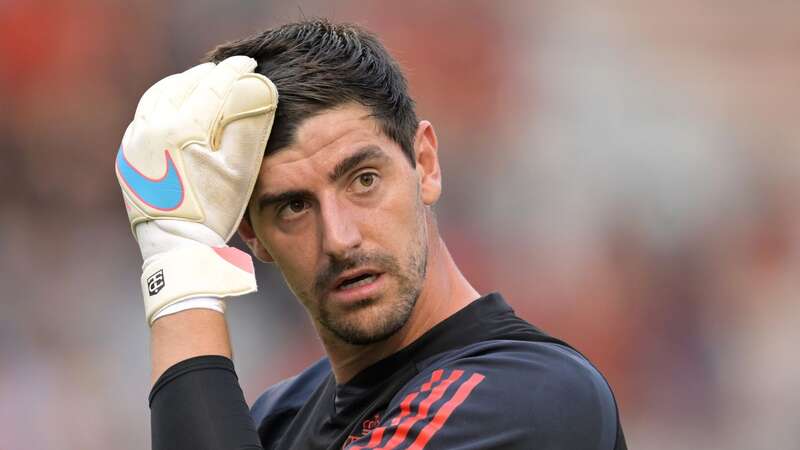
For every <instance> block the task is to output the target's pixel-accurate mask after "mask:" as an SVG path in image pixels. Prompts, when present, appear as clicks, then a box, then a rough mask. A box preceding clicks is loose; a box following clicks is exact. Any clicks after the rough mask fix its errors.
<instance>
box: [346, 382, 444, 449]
mask: <svg viewBox="0 0 800 450" xmlns="http://www.w3.org/2000/svg"><path fill="white" fill-rule="evenodd" d="M443 372H444V371H443V370H442V369H439V370H436V371H434V372H433V373H432V374H431V378H430V380H428V381H427V382H426V383H425V384H423V385H422V388H421V389H420V390H419V391H416V392H412V393H410V394H408V395H406V397H405V398H404V399H403V402H402V403H400V415H398V416H397V417H395V418H394V419H392V422H391V425H392V426H397V424H398V423H400V421H401V420H403V418H404V417H406V416H407V415H409V414H410V413H411V403H412V402H413V401H414V399H416V398H417V396H418V395H419V394H420V393H421V392H426V391H428V390H430V388H431V386H432V384H433V383H435V382H437V381H439V380H441V379H442V373H443ZM385 432H386V426H382V427H378V428H375V429H374V430H372V432H370V438H369V442H367V444H366V445H365V446H362V445H356V446H353V447H348V450H362V449H368V448H374V447H375V446H376V445H378V444H380V443H381V439H383V433H385Z"/></svg>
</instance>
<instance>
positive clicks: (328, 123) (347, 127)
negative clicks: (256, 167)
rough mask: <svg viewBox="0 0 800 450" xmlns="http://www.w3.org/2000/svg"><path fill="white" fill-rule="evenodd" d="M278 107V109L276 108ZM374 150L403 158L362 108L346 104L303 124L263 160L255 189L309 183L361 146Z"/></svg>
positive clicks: (391, 141)
mask: <svg viewBox="0 0 800 450" xmlns="http://www.w3.org/2000/svg"><path fill="white" fill-rule="evenodd" d="M279 107H280V106H279ZM369 145H372V146H377V147H378V148H380V149H381V150H383V152H385V153H386V154H387V155H388V156H390V157H398V156H399V157H404V156H403V154H402V151H401V150H400V146H399V145H398V144H397V143H396V142H394V141H393V140H391V139H389V138H388V137H387V136H386V135H385V134H384V133H383V132H382V131H381V128H380V125H379V124H378V121H377V120H375V118H373V117H372V116H371V115H370V111H369V109H367V108H366V107H364V106H362V105H359V104H354V103H349V104H346V105H343V106H340V107H337V108H334V109H330V110H327V111H324V112H322V113H320V114H317V115H315V116H312V117H310V118H308V119H306V120H305V121H303V122H302V123H301V124H300V126H299V127H298V128H297V131H296V132H295V136H294V139H293V141H292V143H291V144H290V145H288V146H286V147H284V148H282V149H280V150H278V151H277V152H275V153H273V154H272V155H269V156H267V157H265V158H264V161H263V163H262V165H261V173H260V174H259V180H258V186H257V189H259V190H263V189H268V188H270V187H273V186H280V185H282V184H284V182H296V181H299V180H306V181H310V179H309V177H313V175H314V174H317V175H319V174H321V173H323V172H327V171H329V170H330V169H331V168H332V167H334V166H335V165H336V164H337V163H338V162H339V161H341V160H342V159H343V158H346V157H347V156H349V155H351V154H352V153H354V152H356V151H357V150H359V149H362V148H364V147H365V146H369Z"/></svg>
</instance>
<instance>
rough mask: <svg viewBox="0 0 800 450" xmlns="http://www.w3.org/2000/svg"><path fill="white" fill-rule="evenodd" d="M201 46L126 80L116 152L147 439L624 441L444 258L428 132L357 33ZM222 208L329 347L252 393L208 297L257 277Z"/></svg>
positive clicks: (556, 346) (535, 344)
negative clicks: (135, 100)
mask: <svg viewBox="0 0 800 450" xmlns="http://www.w3.org/2000/svg"><path fill="white" fill-rule="evenodd" d="M209 59H210V61H209V62H207V63H205V64H201V65H199V66H197V67H194V68H192V69H189V70H187V71H186V72H183V73H181V74H177V75H173V76H170V77H167V78H165V79H164V80H162V81H160V82H158V83H156V84H155V85H154V86H153V87H152V88H150V89H149V90H148V91H147V92H146V93H145V94H144V95H143V97H142V99H141V101H140V102H139V105H138V108H137V110H136V114H135V117H134V120H133V121H132V122H131V124H130V126H129V127H128V129H127V130H126V132H125V135H124V137H123V139H122V145H121V147H120V149H119V151H118V153H117V158H116V173H117V178H118V179H119V182H120V186H121V187H122V192H123V197H124V200H125V204H126V207H127V210H128V216H129V218H130V222H131V227H132V231H133V234H134V237H135V238H136V240H137V242H138V244H139V246H140V249H141V253H142V256H143V258H144V264H143V274H142V278H141V282H142V291H143V296H144V302H145V313H146V320H147V321H148V323H149V325H150V327H151V341H152V342H151V347H152V349H151V352H152V365H153V380H152V381H153V388H152V391H151V394H150V408H151V420H152V441H153V449H155V450H166V449H170V450H182V449H192V450H203V449H215V450H216V449H225V450H233V449H261V448H264V449H298V450H299V449H302V450H314V449H350V450H356V449H377V448H385V449H394V448H397V449H399V448H413V449H427V450H439V449H462V450H467V449H506V450H507V449H572V450H575V449H598V450H612V449H624V448H626V447H625V439H624V437H623V434H622V428H621V426H620V422H619V417H618V413H617V406H616V403H615V401H614V397H613V394H612V392H611V389H610V387H609V386H608V384H607V383H606V381H605V380H604V378H603V377H602V375H601V374H600V373H599V372H598V371H597V369H595V368H594V367H593V366H592V365H591V364H590V363H589V362H588V361H587V360H586V359H585V358H584V357H583V356H581V355H580V354H579V353H578V352H577V351H576V350H574V349H573V348H572V347H570V346H569V345H568V344H566V343H565V342H563V341H561V340H559V339H556V338H553V337H550V336H548V335H546V334H544V333H543V332H541V331H539V330H538V329H537V328H535V327H533V326H532V325H530V324H529V323H527V322H525V321H523V320H522V319H520V318H518V317H517V316H516V315H515V314H514V312H513V310H512V309H511V308H510V307H509V306H508V305H507V304H506V302H505V301H504V300H503V298H502V297H501V295H500V294H499V293H489V294H486V295H482V294H480V293H478V292H477V291H476V290H475V289H474V288H473V287H472V286H471V285H470V283H469V282H468V280H466V279H465V278H464V276H463V275H462V274H461V272H460V271H459V269H458V267H457V266H456V264H455V262H454V261H453V259H452V258H451V256H450V254H449V252H448V250H447V247H446V245H445V243H444V241H443V240H442V237H441V236H440V235H439V230H438V228H437V224H436V220H435V217H434V213H433V210H432V208H433V205H434V204H435V203H436V202H437V200H438V199H439V196H440V194H441V181H442V174H441V170H440V167H439V158H438V155H437V149H438V144H437V139H436V134H435V132H434V129H433V126H432V125H431V124H430V123H429V122H427V121H424V120H423V121H420V120H418V119H417V117H416V114H415V111H414V103H413V101H412V99H411V98H410V96H409V94H408V92H407V86H406V82H405V79H404V77H403V75H402V73H401V71H400V69H399V67H398V65H397V63H396V62H395V61H394V60H393V59H392V57H391V56H390V55H389V54H388V53H387V52H386V50H385V49H384V48H383V46H382V45H381V44H380V43H379V41H378V40H377V39H376V38H375V37H374V36H373V35H371V34H369V33H368V32H366V31H364V30H363V29H361V28H359V27H356V26H352V25H335V24H331V23H329V22H327V21H324V20H314V21H304V22H300V23H293V24H288V25H285V26H281V27H279V28H276V29H272V30H268V31H265V32H263V33H261V34H258V35H255V36H252V37H249V38H245V39H242V40H239V41H235V42H231V43H228V44H225V45H223V46H220V47H218V48H217V49H215V50H214V51H213V52H212V53H211V55H210V58H209ZM456 76H457V74H456ZM475 120H476V124H477V123H479V122H480V120H481V112H480V111H475ZM237 230H238V233H239V235H240V236H241V237H242V239H243V240H244V241H245V242H246V243H247V245H248V246H249V248H250V250H251V251H252V254H253V255H254V256H255V257H256V258H258V259H259V260H261V261H264V262H272V263H274V264H276V266H277V267H278V268H279V269H280V270H281V272H282V273H283V275H284V278H285V280H286V283H287V284H288V286H289V287H290V288H291V290H292V291H293V293H294V294H295V296H296V297H297V299H298V300H299V301H300V302H301V303H302V305H303V306H304V307H305V309H306V310H307V312H308V315H309V318H310V320H311V321H312V323H313V324H314V326H315V328H316V330H317V332H318V334H319V336H320V339H321V341H322V343H323V345H324V347H325V350H326V353H327V357H326V358H324V359H322V360H320V361H318V362H317V363H315V364H313V365H312V366H311V367H309V368H307V369H306V370H304V371H303V372H301V373H300V374H298V375H297V376H295V377H294V378H291V379H289V380H285V381H283V382H281V383H279V384H277V385H275V386H273V387H271V388H269V389H267V391H266V392H264V394H262V395H261V397H260V398H259V399H258V400H257V401H256V402H255V404H254V405H253V406H252V408H251V409H248V407H247V405H246V404H245V402H244V398H243V395H242V391H241V389H240V387H239V385H238V381H237V378H236V373H235V371H234V365H233V362H232V361H231V359H230V358H231V347H230V343H229V340H228V330H227V325H226V321H225V317H224V312H225V308H226V302H227V301H228V300H229V299H231V298H232V297H234V296H238V295H242V294H246V293H249V292H253V291H254V290H255V289H256V284H255V277H254V271H253V264H252V261H251V259H250V256H249V255H247V254H245V253H243V252H241V251H239V250H237V249H234V248H231V247H227V246H226V245H225V244H226V242H227V241H228V239H229V238H230V237H231V236H232V234H233V233H234V232H236V231H237Z"/></svg>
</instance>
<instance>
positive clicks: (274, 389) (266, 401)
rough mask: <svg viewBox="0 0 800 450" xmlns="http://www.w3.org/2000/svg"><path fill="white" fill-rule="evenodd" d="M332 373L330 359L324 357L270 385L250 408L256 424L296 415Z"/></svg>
mask: <svg viewBox="0 0 800 450" xmlns="http://www.w3.org/2000/svg"><path fill="white" fill-rule="evenodd" d="M330 373H331V366H330V363H329V362H328V359H327V358H322V359H320V360H319V361H317V362H316V363H314V364H312V365H311V366H309V367H307V368H306V369H305V370H303V371H302V372H300V373H299V374H297V375H296V376H294V377H292V378H287V379H285V380H283V381H281V382H279V383H277V384H275V385H273V386H271V387H269V388H268V389H267V390H266V391H264V393H263V394H261V395H260V396H259V397H258V399H257V400H256V401H255V403H253V407H252V408H251V409H250V415H251V416H252V417H253V420H254V421H255V423H256V426H257V427H260V426H261V425H262V424H263V423H264V422H265V421H266V422H270V421H272V422H274V421H277V420H280V418H281V417H286V416H291V417H294V415H295V413H297V411H299V410H300V408H302V406H303V405H304V404H305V403H306V400H308V398H309V397H311V395H312V394H313V393H314V391H315V390H316V389H317V387H319V385H320V384H321V383H322V382H323V381H324V380H325V379H326V378H327V377H328V376H329V375H330ZM291 417H288V418H289V419H290V418H291Z"/></svg>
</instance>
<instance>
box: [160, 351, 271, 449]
mask: <svg viewBox="0 0 800 450" xmlns="http://www.w3.org/2000/svg"><path fill="white" fill-rule="evenodd" d="M150 411H151V418H150V420H151V428H152V437H153V441H152V445H153V450H261V449H262V447H261V443H260V440H259V437H258V433H257V432H256V428H255V425H254V423H253V419H252V418H251V417H250V411H249V409H248V407H247V403H245V400H244V394H242V389H241V388H240V387H239V380H238V378H237V376H236V371H235V370H234V367H233V361H231V360H230V359H228V358H226V357H224V356H198V357H195V358H191V359H187V360H185V361H181V362H179V363H177V364H175V365H174V366H172V367H170V368H169V369H167V371H166V372H164V374H163V375H161V377H160V378H159V379H158V381H157V382H156V384H155V385H154V386H153V389H152V391H151V392H150Z"/></svg>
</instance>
